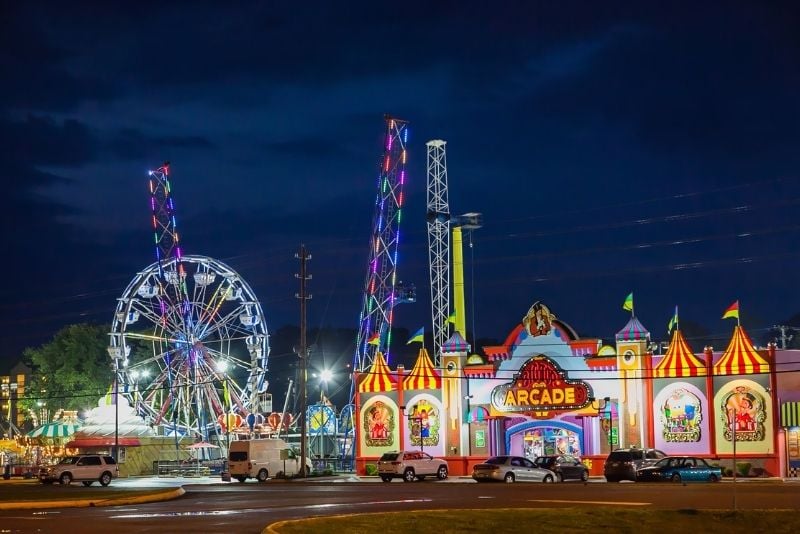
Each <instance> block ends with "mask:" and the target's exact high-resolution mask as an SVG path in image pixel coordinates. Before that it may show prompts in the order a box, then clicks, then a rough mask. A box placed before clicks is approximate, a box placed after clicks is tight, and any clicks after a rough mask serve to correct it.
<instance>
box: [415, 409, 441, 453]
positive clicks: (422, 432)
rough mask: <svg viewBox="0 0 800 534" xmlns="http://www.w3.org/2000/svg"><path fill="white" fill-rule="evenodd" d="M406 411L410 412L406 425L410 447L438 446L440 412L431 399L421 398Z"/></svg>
mask: <svg viewBox="0 0 800 534" xmlns="http://www.w3.org/2000/svg"><path fill="white" fill-rule="evenodd" d="M407 409H408V410H410V411H409V415H408V423H409V427H410V434H409V437H410V442H411V445H413V446H416V447H420V446H424V447H435V446H437V445H439V427H440V423H441V417H440V415H441V410H440V409H439V408H438V406H437V405H436V403H435V401H434V400H433V397H430V398H426V397H422V398H420V399H419V400H418V401H417V402H416V403H414V404H412V405H411V407H410V408H407Z"/></svg>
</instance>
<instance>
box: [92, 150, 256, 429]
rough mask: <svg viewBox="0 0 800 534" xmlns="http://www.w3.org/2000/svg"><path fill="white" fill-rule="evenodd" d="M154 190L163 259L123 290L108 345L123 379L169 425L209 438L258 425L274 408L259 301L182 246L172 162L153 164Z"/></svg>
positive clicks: (145, 411) (146, 410)
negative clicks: (271, 406) (259, 418)
mask: <svg viewBox="0 0 800 534" xmlns="http://www.w3.org/2000/svg"><path fill="white" fill-rule="evenodd" d="M150 193H151V201H150V205H151V208H152V224H153V231H154V238H155V244H156V262H155V263H153V264H151V265H150V266H148V267H147V268H146V269H144V270H143V271H141V272H139V273H138V274H137V275H136V276H135V277H134V278H133V280H132V281H131V282H130V283H129V284H128V286H127V287H126V288H125V291H124V292H123V294H122V296H121V297H120V298H119V299H118V303H117V307H116V312H115V314H114V319H113V322H112V327H111V332H110V345H109V348H108V352H109V355H110V356H111V358H112V361H113V365H114V369H115V372H116V380H117V384H118V386H117V387H118V388H119V390H120V392H121V393H124V394H125V395H126V396H127V397H128V399H129V400H130V401H131V404H132V405H133V406H135V407H136V410H137V412H138V413H139V414H140V415H142V416H144V417H145V419H146V420H147V421H148V423H150V424H152V425H157V426H161V427H163V428H164V430H165V434H173V435H175V436H176V437H177V436H191V437H193V438H198V439H202V440H203V441H210V440H212V439H214V438H215V437H216V438H219V437H220V436H221V435H224V434H225V432H226V430H230V431H231V432H232V431H234V430H235V427H236V426H238V425H239V424H241V423H242V422H243V421H244V420H245V418H246V419H247V420H248V421H247V422H248V424H250V426H251V428H252V425H253V424H254V423H255V422H256V421H255V420H254V419H255V415H256V414H258V415H261V413H263V412H264V411H265V409H268V406H267V398H268V394H267V393H266V389H267V380H266V368H267V358H268V355H269V345H268V332H267V327H266V321H265V320H264V314H263V311H262V309H261V304H260V303H259V301H258V299H257V298H256V296H255V293H254V292H253V290H252V288H251V287H250V286H249V285H248V284H247V282H246V281H245V280H244V279H243V278H242V276H241V275H239V274H238V273H237V272H236V271H234V270H233V269H232V268H231V267H229V266H228V265H226V264H224V263H223V262H221V261H218V260H215V259H213V258H209V257H206V256H194V255H192V256H184V255H183V254H182V251H181V247H180V242H179V234H178V231H177V227H176V221H175V207H174V201H173V199H172V190H171V185H170V182H169V165H168V164H164V165H163V166H162V167H159V168H158V169H157V170H154V171H151V172H150ZM150 372H154V376H152V377H150V376H148V375H149V373H150ZM251 416H253V417H251ZM262 417H263V416H262ZM259 422H260V421H259ZM232 427H233V428H232ZM218 441H219V439H218Z"/></svg>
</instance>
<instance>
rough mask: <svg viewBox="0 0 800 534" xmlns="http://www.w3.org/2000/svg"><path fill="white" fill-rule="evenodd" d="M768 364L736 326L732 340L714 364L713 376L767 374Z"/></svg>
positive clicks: (742, 330) (740, 328)
mask: <svg viewBox="0 0 800 534" xmlns="http://www.w3.org/2000/svg"><path fill="white" fill-rule="evenodd" d="M768 372H769V362H767V360H766V359H765V358H764V357H763V356H761V355H760V354H759V353H758V352H757V351H756V349H755V348H753V342H752V341H750V336H748V335H747V332H745V331H744V329H742V327H741V326H740V325H737V326H736V328H735V329H734V331H733V338H731V342H730V344H729V345H728V348H727V349H726V350H725V352H724V353H723V354H722V358H720V359H719V361H718V362H717V363H716V364H714V374H715V375H749V374H756V373H768Z"/></svg>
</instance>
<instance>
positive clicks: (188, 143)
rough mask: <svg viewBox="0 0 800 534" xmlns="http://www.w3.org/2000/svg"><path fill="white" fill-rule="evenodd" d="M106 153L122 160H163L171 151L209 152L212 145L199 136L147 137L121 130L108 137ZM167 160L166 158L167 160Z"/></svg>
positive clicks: (136, 131)
mask: <svg viewBox="0 0 800 534" xmlns="http://www.w3.org/2000/svg"><path fill="white" fill-rule="evenodd" d="M108 138H109V139H108V141H107V142H106V143H105V148H107V153H109V154H113V155H114V156H115V157H117V158H119V159H122V160H133V159H151V160H154V161H157V160H159V157H160V158H161V159H164V155H165V154H169V153H170V151H172V150H211V149H213V148H214V144H213V143H212V142H211V141H210V140H209V139H207V138H205V137H203V136H199V135H148V134H145V133H144V132H142V131H141V130H137V129H135V128H122V129H120V130H118V131H116V132H113V133H111V134H109V135H108ZM167 159H168V158H167Z"/></svg>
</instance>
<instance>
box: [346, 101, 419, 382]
mask: <svg viewBox="0 0 800 534" xmlns="http://www.w3.org/2000/svg"><path fill="white" fill-rule="evenodd" d="M384 120H385V121H386V136H385V141H384V153H383V160H382V161H381V168H380V172H379V174H378V194H377V196H376V198H375V218H374V219H373V223H372V234H371V236H370V253H369V262H368V263H367V276H366V280H365V283H364V298H363V300H362V307H361V317H360V319H359V328H358V338H357V339H356V351H355V356H354V358H353V369H354V370H356V371H362V370H365V369H368V368H369V367H370V366H371V365H372V362H373V360H374V358H375V352H377V351H381V352H383V353H384V354H385V355H386V358H387V360H388V357H389V354H388V349H389V346H390V345H391V336H392V314H393V310H394V305H395V304H396V303H397V302H396V301H397V296H396V292H395V291H396V287H395V286H396V283H397V248H398V244H399V242H400V216H401V209H402V207H403V184H404V182H405V179H406V141H407V140H408V129H407V126H408V122H407V121H403V120H399V119H395V118H393V117H390V116H388V115H387V116H385V117H384ZM375 336H377V338H376V337H375Z"/></svg>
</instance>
